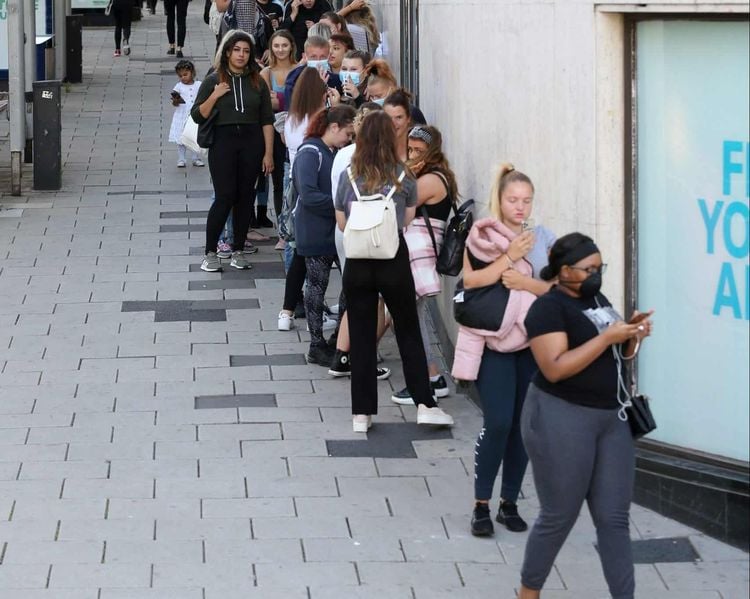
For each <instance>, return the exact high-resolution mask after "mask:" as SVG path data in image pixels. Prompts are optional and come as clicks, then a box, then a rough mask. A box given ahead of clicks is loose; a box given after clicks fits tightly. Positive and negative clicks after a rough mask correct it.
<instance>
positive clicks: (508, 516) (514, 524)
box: [495, 501, 529, 532]
mask: <svg viewBox="0 0 750 599" xmlns="http://www.w3.org/2000/svg"><path fill="white" fill-rule="evenodd" d="M495 520H497V522H498V523H500V524H504V525H505V528H507V529H508V530H509V531H510V532H523V531H524V530H526V529H528V528H529V525H528V524H526V522H524V520H523V518H521V516H519V515H518V506H517V505H516V504H515V503H511V502H510V501H502V502H501V503H500V509H499V510H497V518H495Z"/></svg>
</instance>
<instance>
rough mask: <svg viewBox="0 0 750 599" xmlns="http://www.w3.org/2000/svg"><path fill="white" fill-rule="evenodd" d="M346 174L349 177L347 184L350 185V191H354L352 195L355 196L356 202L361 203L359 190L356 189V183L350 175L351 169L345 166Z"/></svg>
mask: <svg viewBox="0 0 750 599" xmlns="http://www.w3.org/2000/svg"><path fill="white" fill-rule="evenodd" d="M346 174H347V175H348V176H349V183H351V184H352V189H353V190H354V195H355V196H357V201H358V202H360V201H362V196H361V195H359V188H358V187H357V183H356V181H355V180H354V175H353V174H352V167H351V166H347V167H346ZM358 210H359V209H358Z"/></svg>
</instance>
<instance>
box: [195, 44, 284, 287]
mask: <svg viewBox="0 0 750 599" xmlns="http://www.w3.org/2000/svg"><path fill="white" fill-rule="evenodd" d="M214 67H215V71H214V72H213V73H211V74H210V75H208V76H207V77H206V78H205V79H204V80H203V83H201V86H200V88H199V90H198V95H197V96H196V98H195V103H194V104H193V109H192V110H191V115H192V117H193V120H194V121H195V122H196V123H198V125H199V126H200V125H201V124H203V123H205V122H206V121H207V120H208V118H209V117H211V116H212V115H213V114H216V116H215V117H213V118H214V121H213V130H214V142H213V145H212V146H211V151H210V152H209V153H208V167H209V170H210V171H211V180H212V181H213V185H214V192H215V195H216V200H215V201H214V203H213V204H212V205H211V209H210V210H209V212H208V218H207V222H206V247H205V252H206V254H205V258H204V260H203V263H202V264H201V269H202V270H205V271H207V272H216V271H219V270H221V261H220V260H219V257H218V256H217V255H216V250H217V244H218V242H219V236H220V235H221V231H222V229H223V228H224V223H225V222H226V220H227V216H229V213H230V212H232V214H233V219H232V220H233V227H234V246H233V250H232V258H231V262H230V264H229V265H230V267H232V268H237V269H240V270H243V269H248V268H250V263H249V262H248V261H247V259H246V258H245V257H244V255H243V249H244V242H245V238H246V237H247V230H248V228H249V225H250V208H251V206H252V205H253V203H254V201H255V182H256V181H257V179H258V176H259V175H260V173H261V172H263V173H265V174H270V173H271V172H272V171H273V110H272V108H271V96H270V94H269V90H268V86H267V85H266V83H265V81H263V78H262V77H261V76H260V69H259V67H258V65H257V63H256V62H255V60H253V39H252V37H251V36H250V35H248V34H247V33H245V32H244V31H235V30H233V31H229V32H228V33H227V34H226V35H225V36H224V39H223V40H222V43H221V45H220V48H219V51H218V52H217V53H216V59H215V61H214Z"/></svg>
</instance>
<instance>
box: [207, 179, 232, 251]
mask: <svg viewBox="0 0 750 599" xmlns="http://www.w3.org/2000/svg"><path fill="white" fill-rule="evenodd" d="M215 201H216V192H214V193H212V194H211V203H212V204H213V203H214V202H215ZM233 226H234V225H233V224H232V213H231V212H230V213H229V216H228V217H227V222H226V223H224V230H223V231H222V232H221V237H219V242H221V243H226V244H229V245H232V244H233V243H234V234H233V233H232V231H233V230H234V229H233Z"/></svg>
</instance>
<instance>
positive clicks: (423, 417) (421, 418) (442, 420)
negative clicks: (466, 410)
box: [417, 404, 453, 426]
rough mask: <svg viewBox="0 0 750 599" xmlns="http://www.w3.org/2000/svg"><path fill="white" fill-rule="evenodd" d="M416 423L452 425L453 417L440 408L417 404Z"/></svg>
mask: <svg viewBox="0 0 750 599" xmlns="http://www.w3.org/2000/svg"><path fill="white" fill-rule="evenodd" d="M417 424H438V425H442V426H453V418H452V417H451V416H450V414H446V413H445V412H443V410H441V409H440V408H428V407H427V406H426V405H424V404H419V406H418V407H417Z"/></svg>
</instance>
